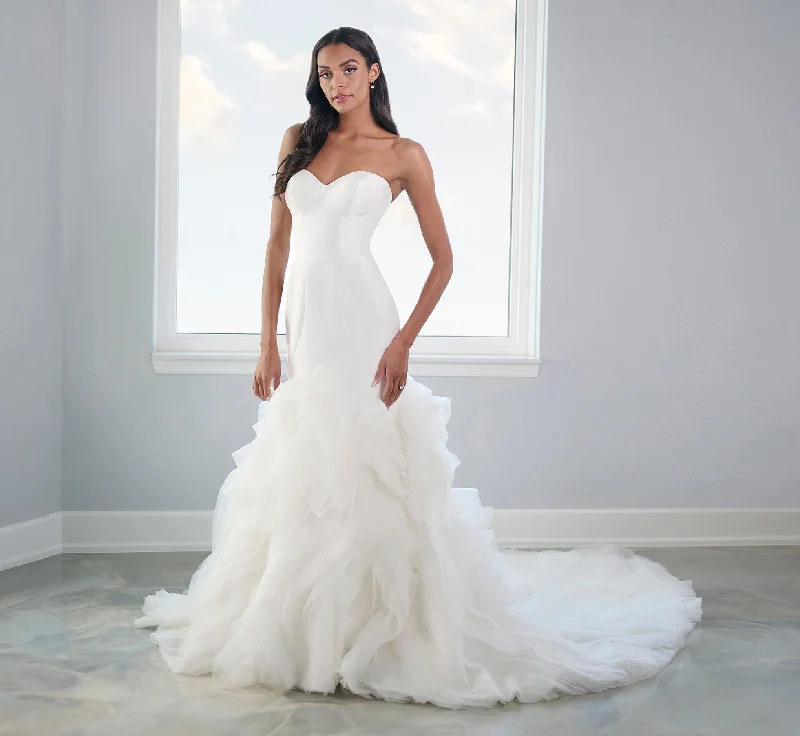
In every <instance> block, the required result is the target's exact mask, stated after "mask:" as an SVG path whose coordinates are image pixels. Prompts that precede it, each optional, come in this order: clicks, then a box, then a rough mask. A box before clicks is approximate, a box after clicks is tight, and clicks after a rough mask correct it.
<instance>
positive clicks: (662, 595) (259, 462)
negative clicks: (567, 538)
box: [134, 169, 702, 708]
mask: <svg viewBox="0 0 800 736" xmlns="http://www.w3.org/2000/svg"><path fill="white" fill-rule="evenodd" d="M285 196H286V203H287V205H288V207H289V209H290V211H291V213H292V244H291V247H292V249H293V262H292V264H291V265H290V267H289V269H288V272H287V278H286V287H285V298H286V300H287V301H286V336H287V341H288V371H287V373H288V380H287V381H285V382H283V383H282V384H281V385H280V386H279V387H278V389H277V390H276V391H275V392H274V393H273V395H272V396H271V398H270V399H269V400H268V401H264V402H262V403H261V404H260V405H259V409H258V421H257V423H256V424H255V425H254V427H253V428H254V430H255V433H256V436H255V439H253V441H252V442H250V443H249V444H247V445H245V446H244V447H242V448H241V449H239V450H237V451H236V452H234V453H233V458H234V460H235V463H236V467H235V468H234V469H233V470H232V471H231V472H230V474H229V475H228V477H227V478H226V479H225V481H224V483H223V484H222V487H221V489H220V491H219V496H218V499H217V503H216V507H215V510H214V519H213V530H212V552H211V554H210V555H209V556H208V557H206V558H205V560H204V561H203V562H202V563H201V565H200V566H199V568H198V569H197V571H196V572H195V573H194V575H193V576H192V579H191V581H190V584H189V587H188V590H186V591H185V592H184V593H173V592H168V591H166V590H163V589H162V590H159V591H157V592H155V593H154V594H153V595H148V596H147V597H146V598H145V602H144V606H143V609H142V610H143V614H144V615H143V616H141V617H140V618H137V619H136V620H135V621H134V625H135V626H137V627H148V626H155V627H157V631H154V632H152V633H151V635H150V636H151V638H152V639H153V640H154V642H155V643H156V644H157V645H158V646H159V649H160V652H161V655H162V656H163V658H164V660H165V662H166V664H167V666H168V667H169V668H170V669H171V670H173V671H174V672H177V673H184V674H189V675H200V674H208V673H213V674H214V675H215V677H219V678H220V679H219V680H217V682H222V683H230V684H231V685H232V686H246V685H253V684H256V683H262V684H265V685H267V686H269V687H270V688H275V689H278V690H281V691H283V690H288V689H292V688H300V689H302V690H305V691H309V692H320V693H329V692H332V691H333V690H334V689H335V688H336V687H337V685H342V686H344V687H345V688H347V689H348V690H350V691H351V692H353V693H356V694H359V695H363V696H374V697H379V698H382V699H384V700H390V701H400V700H413V701H417V702H431V703H435V704H437V705H440V706H444V707H451V708H456V707H463V706H482V707H483V706H491V705H493V704H495V703H498V702H506V701H509V700H512V699H514V698H517V699H518V700H520V701H524V702H531V701H537V700H543V699H551V698H554V697H557V696H558V695H560V694H562V693H572V694H578V693H586V692H592V691H599V690H604V689H606V688H610V687H614V686H619V685H625V684H628V683H632V682H634V681H636V680H640V679H643V678H647V677H651V676H653V675H655V674H656V673H657V672H659V671H660V670H661V669H662V668H664V667H665V666H666V665H667V663H668V662H669V661H670V660H671V659H672V658H673V657H674V656H675V654H676V652H677V651H678V650H679V649H680V648H681V647H682V646H683V645H684V640H685V637H686V635H687V633H688V632H689V631H691V629H692V628H693V627H694V625H695V623H696V622H697V621H699V620H700V618H701V601H702V599H701V598H699V597H697V596H696V595H695V592H694V590H693V588H692V582H691V581H690V580H687V581H681V580H679V579H677V578H676V577H674V576H673V575H672V574H671V573H669V572H668V571H667V570H666V569H665V568H664V567H662V566H661V565H660V564H658V563H656V562H654V561H652V560H649V559H647V558H645V557H641V556H638V555H635V554H634V553H633V552H631V551H630V550H629V549H626V548H622V547H616V546H612V545H605V546H601V547H583V548H578V549H573V550H570V551H565V552H564V551H556V550H544V551H539V552H504V551H501V550H500V549H498V547H497V544H496V542H495V538H494V535H493V532H492V530H491V509H490V508H485V507H483V506H482V505H481V502H480V500H479V498H478V495H477V492H475V491H473V490H457V489H453V488H452V487H451V484H452V480H453V471H454V470H455V468H456V466H457V465H458V463H459V460H458V458H456V457H455V455H453V454H452V453H451V452H450V451H449V450H448V449H447V447H446V440H447V429H446V425H447V421H448V419H449V415H450V401H449V399H447V398H443V397H438V396H435V395H434V394H432V392H431V391H430V389H428V388H427V387H426V386H424V385H423V384H421V383H419V382H417V381H415V380H414V379H413V378H412V377H411V376H409V377H408V378H407V382H406V388H405V390H404V391H403V393H402V394H401V395H400V398H399V399H398V400H397V401H396V402H395V403H394V404H393V405H392V406H391V407H390V408H389V409H388V410H387V408H386V406H385V405H384V404H383V403H382V401H381V400H380V396H379V394H380V391H381V390H382V388H383V386H382V384H378V385H377V386H375V387H373V386H372V385H371V384H372V380H373V378H374V375H375V371H376V369H377V365H378V362H379V360H380V358H381V355H382V354H383V351H384V349H385V348H386V346H387V345H388V344H389V343H390V342H391V340H392V339H393V338H394V336H395V334H396V333H397V331H398V330H399V329H400V323H399V319H398V313H397V309H396V307H395V303H394V301H393V299H392V296H391V294H390V292H389V289H388V288H387V285H386V283H385V281H384V279H383V277H382V276H381V273H380V271H379V269H378V266H377V264H376V262H375V260H374V259H373V257H372V254H371V251H370V241H371V237H372V233H373V231H374V230H375V228H376V226H377V224H378V222H379V220H380V219H381V217H382V215H383V214H384V212H385V211H386V209H387V208H388V207H389V205H390V204H391V201H392V193H391V190H390V187H389V185H388V182H387V181H386V180H385V179H384V178H382V177H381V176H378V175H377V174H374V173H372V172H369V171H353V172H351V173H349V174H345V175H344V176H341V177H339V178H338V179H335V180H334V181H332V182H330V183H329V184H323V183H322V182H320V181H319V180H318V179H317V178H316V177H315V176H314V175H313V174H311V172H310V171H308V170H306V169H303V170H301V171H299V172H297V173H296V174H295V175H294V176H293V177H292V178H291V179H290V181H289V185H288V188H287V190H286V195H285Z"/></svg>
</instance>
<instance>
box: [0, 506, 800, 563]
mask: <svg viewBox="0 0 800 736" xmlns="http://www.w3.org/2000/svg"><path fill="white" fill-rule="evenodd" d="M211 520H212V512H211V511H64V512H62V513H57V514H50V515H49V516H44V517H42V518H40V519H33V520H31V521H26V522H23V523H21V524H13V525H11V526H6V527H0V570H4V569H6V568H9V567H14V566H16V565H22V564H25V563H26V562H33V561H34V560H39V559H42V558H43V557H48V556H50V555H53V554H58V553H60V552H157V551H198V552H205V551H208V550H210V549H211ZM493 529H494V532H495V536H496V537H497V541H498V544H499V545H500V546H501V547H517V548H523V549H548V548H558V547H574V546H581V545H591V544H606V543H611V544H619V545H622V546H624V547H704V546H745V545H800V509H494V519H493Z"/></svg>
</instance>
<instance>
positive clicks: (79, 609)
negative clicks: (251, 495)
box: [0, 547, 800, 736]
mask: <svg viewBox="0 0 800 736" xmlns="http://www.w3.org/2000/svg"><path fill="white" fill-rule="evenodd" d="M637 551H639V552H641V553H642V554H646V555H647V556H649V557H652V558H653V559H656V560H658V561H659V562H661V563H662V564H664V565H666V566H667V568H668V569H669V570H670V571H671V572H673V573H674V574H676V575H677V576H678V577H680V578H682V579H690V580H692V581H693V582H694V586H695V589H696V591H697V592H698V594H699V595H701V596H702V597H703V609H704V618H703V621H702V622H701V623H700V624H699V626H698V627H697V628H696V629H695V630H694V631H692V633H691V634H690V635H689V637H688V640H687V645H686V647H685V648H684V649H683V650H682V651H681V652H679V653H678V655H677V656H676V657H675V659H674V660H673V661H672V662H671V663H670V664H669V665H668V666H667V668H666V669H665V670H663V671H662V672H661V673H660V674H659V675H658V676H657V677H655V678H652V679H650V680H646V681H642V682H639V683H636V684H635V685H632V686H628V687H624V688H616V689H613V690H606V691H605V692H603V693H595V694H591V695H582V696H578V697H562V698H559V699H557V700H554V701H550V702H542V703H534V704H527V705H520V704H518V703H512V704H509V705H505V706H498V707H495V708H493V709H490V710H472V711H464V710H461V711H448V710H443V709H439V708H436V707H435V706H429V705H398V704H389V703H384V702H381V701H369V700H365V699H363V698H358V697H355V696H350V695H347V694H341V695H340V694H336V695H334V696H309V695H305V694H302V693H290V694H288V695H278V694H275V693H272V692H270V691H268V690H266V689H264V688H259V687H256V688H249V689H247V690H240V691H230V690H223V689H220V688H218V687H216V686H215V685H214V683H213V682H212V681H211V678H209V677H200V678H192V677H181V676H176V675H173V674H172V673H170V672H169V671H168V670H166V668H165V667H164V665H163V663H162V661H161V659H160V656H159V654H158V651H157V649H156V647H155V646H154V645H153V644H152V643H151V642H150V640H149V638H148V636H149V630H147V629H134V628H132V627H131V625H130V624H131V621H132V619H133V618H134V617H135V616H136V615H138V613H139V611H140V607H141V602H142V598H143V597H144V595H145V594H146V593H150V592H152V591H153V590H154V589H156V588H160V587H166V588H167V589H173V590H183V589H184V588H185V586H186V584H187V583H188V580H189V577H190V576H191V573H192V572H193V571H194V569H195V568H196V567H197V565H198V564H199V563H200V561H201V560H202V559H203V557H204V556H205V555H204V554H202V553H188V552H182V553H135V554H67V555H59V556H57V557H51V558H48V559H46V560H41V561H39V562H33V563H30V564H28V565H23V566H21V567H17V568H13V569H11V570H6V571H4V572H0V734H4V735H5V734H9V735H12V734H13V736H22V735H24V734H36V736H50V735H53V736H56V735H57V736H79V735H81V736H82V735H84V734H86V735H90V734H92V735H94V734H96V735H97V736H100V735H102V736H107V735H109V734H112V735H113V736H128V735H131V736H134V735H137V736H138V735H139V734H146V735H147V736H160V735H161V734H165V735H166V734H169V735H170V736H182V735H184V734H186V735H187V736H188V735H189V734H191V736H205V735H206V734H209V735H212V734H213V735H217V734H219V735H222V734H231V735H232V736H234V735H235V736H249V735H251V734H253V735H255V734H258V735H259V736H300V735H302V736H312V735H314V734H319V735H320V736H321V735H323V734H324V735H325V736H345V735H347V736H367V735H372V734H380V736H393V735H395V734H425V735H426V736H444V735H445V734H447V735H451V734H452V735H453V736H510V735H511V734H514V735H519V736H540V735H541V736H578V735H579V734H580V735H581V736H583V735H584V734H585V735H591V736H651V735H652V736H679V735H680V736H701V735H702V736H712V735H713V736H716V735H717V734H719V736H739V735H741V736H756V735H757V736H790V735H792V736H797V734H800V547H738V548H734V547H704V548H674V549H648V550H637Z"/></svg>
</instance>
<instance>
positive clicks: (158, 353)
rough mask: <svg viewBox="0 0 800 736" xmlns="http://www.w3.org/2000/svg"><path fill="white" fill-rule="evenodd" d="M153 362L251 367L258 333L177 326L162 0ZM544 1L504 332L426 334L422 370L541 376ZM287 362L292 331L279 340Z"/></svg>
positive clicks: (535, 40) (172, 91)
mask: <svg viewBox="0 0 800 736" xmlns="http://www.w3.org/2000/svg"><path fill="white" fill-rule="evenodd" d="M158 21H159V26H158V63H157V130H156V146H157V155H156V162H157V170H156V173H157V179H158V180H157V185H156V191H157V203H156V207H157V209H156V228H157V232H156V249H155V252H156V257H155V274H154V280H155V285H154V305H153V308H154V331H153V332H154V334H153V354H152V360H153V367H154V369H155V371H156V372H157V373H195V374H196V373H215V374H232V373H252V372H253V371H254V369H255V366H256V362H257V360H258V354H259V338H260V336H259V335H246V334H181V333H178V332H177V296H178V295H177V284H178V268H177V265H178V258H177V256H178V228H177V224H178V222H177V206H178V136H179V93H180V0H159V18H158ZM546 29H547V0H517V19H516V48H517V53H516V64H515V70H514V75H515V84H514V111H515V113H514V131H513V134H514V145H513V161H514V166H513V177H512V202H511V250H510V266H509V275H510V279H509V334H508V337H457V336H426V335H420V336H419V337H418V338H417V339H416V341H415V343H414V345H413V347H412V348H411V352H410V356H409V363H410V365H409V373H411V374H412V375H416V376H509V377H511V376H514V377H535V376H536V375H538V372H539V365H540V363H541V360H540V355H539V322H540V304H541V300H540V291H541V287H540V285H541V279H540V270H541V223H542V181H543V165H544V122H545V116H544V101H545V79H546V59H547V31H546ZM278 341H279V342H278V349H279V352H280V355H281V359H282V361H283V365H284V370H285V366H286V337H285V335H279V336H278Z"/></svg>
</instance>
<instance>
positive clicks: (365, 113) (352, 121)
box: [336, 98, 375, 136]
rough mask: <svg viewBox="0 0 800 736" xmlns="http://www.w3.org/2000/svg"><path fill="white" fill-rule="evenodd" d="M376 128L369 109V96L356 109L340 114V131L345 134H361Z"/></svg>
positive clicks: (338, 128) (338, 130)
mask: <svg viewBox="0 0 800 736" xmlns="http://www.w3.org/2000/svg"><path fill="white" fill-rule="evenodd" d="M374 129H375V121H374V120H373V119H372V112H370V109H369V98H368V99H367V100H365V101H364V103H363V104H361V105H359V106H358V107H357V108H356V109H355V110H350V112H345V113H340V114H339V125H338V126H337V127H336V131H337V132H338V133H344V134H345V135H353V136H355V135H361V134H364V133H367V132H369V131H371V130H374Z"/></svg>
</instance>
